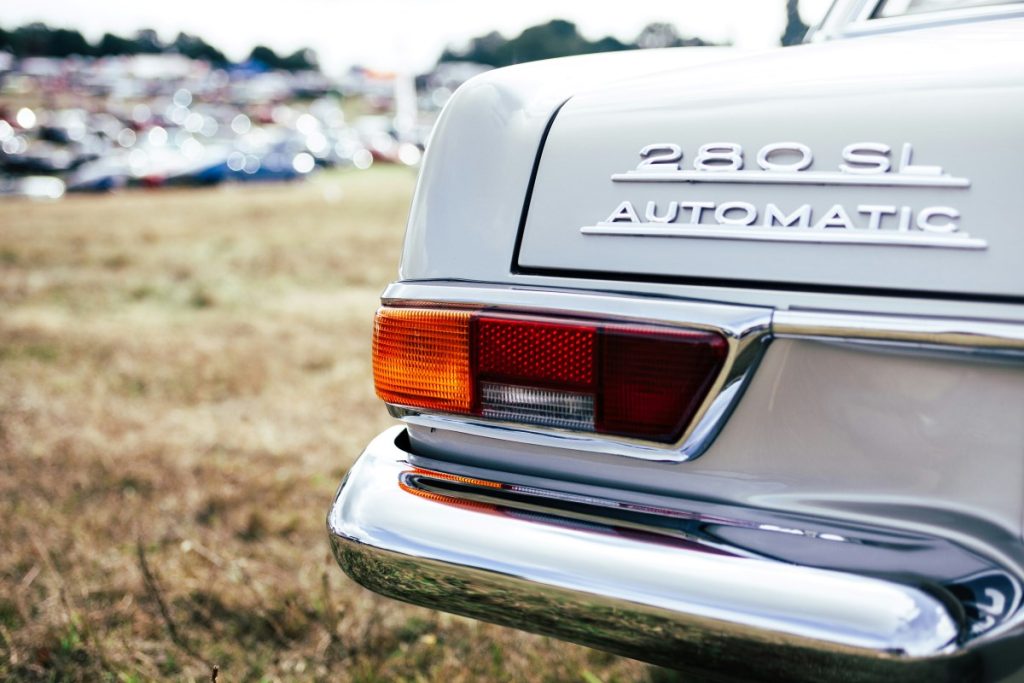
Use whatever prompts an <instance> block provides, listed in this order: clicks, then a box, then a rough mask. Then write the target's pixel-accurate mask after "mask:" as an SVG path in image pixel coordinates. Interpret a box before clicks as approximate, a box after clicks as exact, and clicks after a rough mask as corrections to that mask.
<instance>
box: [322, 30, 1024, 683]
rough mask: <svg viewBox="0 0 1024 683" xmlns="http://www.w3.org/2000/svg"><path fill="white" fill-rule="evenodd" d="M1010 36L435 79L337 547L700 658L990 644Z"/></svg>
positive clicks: (390, 567)
mask: <svg viewBox="0 0 1024 683" xmlns="http://www.w3.org/2000/svg"><path fill="white" fill-rule="evenodd" d="M1022 35H1024V25H1022V24H1021V20H1003V21H991V22H979V23H976V24H971V25H969V26H967V27H964V26H959V25H958V26H953V27H941V28H937V29H929V30H927V31H920V32H917V33H914V34H907V35H903V36H899V37H897V36H881V37H876V38H863V39H858V40H856V41H841V42H835V43H828V44H823V45H809V46H803V47H799V48H793V49H788V50H784V51H777V52H771V53H762V54H746V53H741V52H736V51H732V50H722V49H707V50H694V49H685V50H672V51H658V52H650V53H636V54H629V55H615V56H608V55H604V56H596V57H589V58H582V59H570V60H558V61H555V62H546V63H540V64H530V65H523V66H519V67H514V68H511V69H506V70H500V71H497V72H492V73H490V74H486V75H484V76H481V77H478V78H476V79H474V80H473V81H471V82H470V83H468V84H467V85H466V86H464V87H463V88H461V89H460V90H459V91H458V92H457V93H456V95H455V97H454V98H453V101H452V102H451V103H450V104H449V105H448V107H447V108H446V110H445V112H444V114H443V116H442V118H441V120H440V121H439V123H438V126H437V128H436V130H435V132H434V136H433V139H432V141H431V143H430V146H429V149H428V154H427V157H426V160H425V163H424V167H423V169H422V172H421V178H420V184H419V187H418V189H417V193H416V197H415V199H414V203H413V208H412V214H411V217H410V223H409V228H408V232H407V237H406V244H405V249H404V254H403V258H402V266H401V271H400V277H399V280H398V281H396V282H395V283H394V284H392V285H391V286H390V287H389V288H388V289H387V290H386V291H385V292H384V295H383V297H382V306H381V309H380V310H379V311H378V314H377V320H376V323H375V336H374V372H375V381H376V385H377V391H378V395H379V396H380V397H381V398H382V399H383V400H384V401H385V403H386V404H387V405H388V408H389V410H390V411H391V412H392V414H393V415H395V416H396V417H398V418H401V420H402V424H401V426H397V427H395V428H393V429H391V430H388V431H387V432H385V433H383V434H381V435H380V436H379V437H378V438H377V439H375V440H374V441H373V442H372V443H371V444H370V445H369V446H368V447H367V450H366V451H365V453H364V454H363V455H362V456H361V457H360V459H359V461H358V463H357V464H356V465H355V466H354V467H353V468H352V470H351V471H350V472H349V474H348V476H347V477H346V480H345V482H343V484H342V486H341V488H340V489H339V492H338V497H337V499H336V500H335V503H334V505H333V507H332V509H331V512H330V514H329V517H328V526H329V530H330V534H331V540H332V544H333V546H334V550H335V554H336V557H337V559H338V561H339V563H340V564H341V566H342V567H343V568H344V569H345V571H346V572H347V573H348V574H349V575H350V576H351V577H352V578H354V579H355V580H356V581H358V582H359V583H361V584H363V585H364V586H367V587H369V588H371V589H372V590H375V591H377V592H380V593H382V594H384V595H389V596H392V597H396V598H399V599H402V600H406V601H409V602H413V603H417V604H421V605H426V606H429V607H433V608H437V609H443V610H447V611H452V612H456V613H460V614H465V615H469V616H473V617H477V618H481V619H486V620H489V621H495V622H498V623H502V624H507V625H512V626H516V627H520V628H524V629H528V630H532V631H536V632H540V633H546V634H550V635H554V636H557V637H561V638H566V639H570V640H574V641H577V642H581V643H584V644H588V645H591V646H595V647H600V648H604V649H608V650H612V651H615V652H619V653H622V654H626V655H628V656H632V657H636V658H640V659H645V660H648V661H652V662H656V663H660V664H665V665H669V666H673V667H676V668H680V669H687V670H692V671H694V672H697V673H699V674H700V675H702V676H705V677H708V676H711V677H714V676H718V677H721V678H737V679H741V680H780V679H781V680H823V679H828V678H838V677H843V678H846V679H849V680H877V679H879V678H883V677H893V676H898V677H899V678H900V679H901V680H903V679H906V680H929V681H934V680H967V679H972V678H984V679H995V678H1001V677H1009V676H1012V675H1014V674H1015V673H1017V672H1018V671H1019V670H1020V669H1021V667H1024V658H1021V657H1020V656H1019V655H1018V653H1017V650H1018V649H1019V648H1018V645H1019V644H1020V643H1022V642H1024V641H1022V638H1024V630H1022V629H1024V627H1022V625H1021V615H1020V614H1019V607H1020V603H1021V580H1022V578H1024V545H1022V536H1021V534H1022V519H1024V506H1022V503H1024V496H1022V492H1024V490H1022V485H1024V420H1022V419H1021V418H1022V416H1024V410H1022V408H1024V363H1022V359H1024V277H1022V275H1021V270H1020V263H1021V256H1022V254H1024V236H1022V232H1021V227H1022V226H1021V218H1020V215H1021V214H1020V210H1019V208H1018V206H1017V205H1018V203H1019V202H1018V199H1017V196H1018V195H1019V193H1020V191H1021V188H1024V165H1022V164H1021V163H1020V159H1021V153H1022V152H1024V149H1022V146H1024V145H1022V143H1021V137H1020V134H1019V130H1018V129H1019V121H1020V120H1021V115H1022V114H1024V63H1022V62H1021V60H1020V59H1019V56H1017V55H1016V51H1017V49H1018V47H1019V40H1020V37H1021V36H1022ZM954 42H955V44H956V45H957V46H958V48H959V49H958V50H957V51H956V52H955V53H953V52H952V51H951V50H949V45H950V44H953V43H954Z"/></svg>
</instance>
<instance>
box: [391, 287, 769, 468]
mask: <svg viewBox="0 0 1024 683" xmlns="http://www.w3.org/2000/svg"><path fill="white" fill-rule="evenodd" d="M381 302H382V303H383V304H384V305H392V306H394V305H403V306H409V305H429V306H453V307H473V308H477V309H480V310H483V311H487V310H495V311H499V310H500V311H501V312H503V313H527V314H536V315H551V316H564V317H572V318H575V319H579V318H593V319H595V320H601V321H605V322H611V323H633V324H655V325H661V326H668V327H678V328H681V329H688V330H702V331H712V332H718V333H719V334H721V335H722V336H723V337H725V339H726V342H727V344H728V354H727V356H726V360H725V364H724V365H723V368H722V370H721V372H720V373H719V376H718V377H717V378H716V380H715V383H714V384H713V385H712V387H711V390H710V391H709V392H708V395H707V397H706V398H705V400H704V402H703V404H702V405H701V406H700V408H699V409H698V410H697V413H696V415H695V416H694V419H693V420H692V422H691V424H690V425H689V426H688V427H687V429H686V430H685V431H684V432H683V436H682V437H681V438H680V439H679V440H678V441H676V442H675V443H672V444H662V443H656V442H653V441H645V440H642V439H635V438H629V437H621V436H612V435H606V434H594V433H587V432H577V431H570V430H566V429H558V428H554V427H543V426H538V425H528V424H521V423H516V422H507V421H503V420H498V419H492V418H485V417H480V416H467V415H455V414H445V413H439V412H435V411H431V410H424V409H422V408H416V407H411V406H403V405H395V404H388V410H389V411H390V412H391V414H392V415H393V416H394V417H397V418H400V419H402V420H404V421H405V422H407V423H408V424H410V425H415V426H419V427H423V428H430V429H446V430H451V431H457V432H462V433H466V434H473V435H477V436H485V437H492V438H500V439H508V438H510V436H513V435H514V438H515V439H516V440H517V441H520V442H523V443H530V444H534V445H537V446H541V447H553V448H564V449H573V450H582V451H590V452H599V453H606V454H611V455H624V456H627V457H632V458H640V459H644V460H656V461H663V462H684V461H686V460H692V459H693V458H696V457H697V456H699V455H700V454H702V453H703V452H704V451H705V450H707V448H708V446H710V445H711V442H712V441H714V438H715V437H716V436H717V435H718V433H719V431H721V429H722V426H723V425H724V424H725V420H726V418H728V416H729V414H730V413H731V412H732V410H733V408H734V407H735V406H736V402H737V401H738V400H739V397H740V396H741V395H742V393H743V389H744V387H746V385H747V382H748V381H749V379H750V376H751V374H752V373H753V371H754V369H755V368H756V366H757V363H758V362H759V361H760V359H761V356H762V354H763V353H764V348H765V346H766V344H767V343H768V341H769V334H768V333H769V327H770V323H771V310H770V309H767V308H762V307H746V306H731V305H720V304H708V303H701V302H691V301H681V300H677V299H669V298H665V297H643V296H636V295H623V294H614V293H603V292H598V293H595V292H581V291H573V290H549V289H541V288H523V287H514V288H510V287H507V286H488V285H475V284H465V283H403V282H399V283H395V284H392V285H391V286H389V287H388V288H387V289H386V290H385V292H384V294H383V295H382V297H381Z"/></svg>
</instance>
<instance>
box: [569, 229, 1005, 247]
mask: <svg viewBox="0 0 1024 683" xmlns="http://www.w3.org/2000/svg"><path fill="white" fill-rule="evenodd" d="M580 232H581V233H582V234H584V235H618V236H624V237H694V238H701V239H719V240H755V241H761V242H810V243H817V244H863V245H870V246H878V245H881V246H888V247H934V248H941V249H987V248H988V242H986V241H985V240H983V239H978V238H975V237H971V236H970V235H968V234H967V233H959V234H957V233H954V234H948V235H937V234H930V233H924V232H920V231H915V232H913V233H908V232H883V231H878V230H875V231H867V230H827V229H826V230H812V229H807V228H797V229H794V228H728V227H714V226H699V225H694V226H687V225H666V224H664V223H639V224H638V223H598V224H597V225H585V226H583V227H582V228H580Z"/></svg>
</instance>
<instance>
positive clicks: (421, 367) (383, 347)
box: [373, 308, 473, 412]
mask: <svg viewBox="0 0 1024 683" xmlns="http://www.w3.org/2000/svg"><path fill="white" fill-rule="evenodd" d="M470 318H471V314H470V313H468V312H464V311H452V310H439V309H430V308H381V309H380V310H378V311H377V317H376V320H375V321H374V326H373V381H374V385H375V386H376V388H377V396H379V397H380V398H381V399H382V400H384V401H385V402H387V403H394V404H398V405H414V406H419V407H422V408H430V409H434V410H443V411H452V412H469V411H470V410H471V409H472V407H473V383H472V378H471V374H470V357H469V353H470V344H469V328H470Z"/></svg>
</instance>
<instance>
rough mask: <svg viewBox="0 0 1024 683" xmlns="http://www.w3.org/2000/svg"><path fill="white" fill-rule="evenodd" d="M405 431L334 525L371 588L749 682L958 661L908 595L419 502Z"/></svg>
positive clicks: (342, 555) (868, 583)
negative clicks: (740, 672)
mask: <svg viewBox="0 0 1024 683" xmlns="http://www.w3.org/2000/svg"><path fill="white" fill-rule="evenodd" d="M401 430H402V428H400V427H396V428H392V429H390V430H388V431H386V432H384V433H382V434H381V435H380V436H378V437H377V438H376V439H375V440H374V441H373V442H371V443H370V445H369V446H368V447H367V449H366V451H365V452H364V454H363V455H362V457H360V459H359V461H358V462H357V463H356V465H355V466H354V467H353V468H352V469H351V470H350V472H349V474H348V475H347V477H346V479H345V481H344V482H343V484H342V486H341V488H340V489H339V491H338V495H337V497H336V499H335V501H334V504H333V506H332V508H331V511H330V513H329V515H328V519H327V525H328V529H329V533H330V537H331V542H332V546H333V549H334V554H335V557H336V559H337V561H338V563H339V564H340V565H341V566H342V568H343V569H344V570H345V572H346V573H348V574H349V576H351V577H352V578H353V579H354V580H356V581H357V582H359V583H360V584H362V585H364V586H366V587H367V588H370V589H371V590H375V591H377V592H380V593H382V594H384V595H388V596H391V597H395V598H398V599H402V600H406V601H409V602H413V603H417V604H421V605H425V606H428V607H432V608H435V609H444V610H447V611H452V612H456V613H461V614H466V615H469V616H474V617H479V618H483V619H487V620H490V621H496V622H498V623H504V624H507V625H511V626H516V627H520V628H526V629H529V630H535V631H540V632H545V633H550V634H552V635H555V636H557V637H562V638H567V639H571V640H577V641H579V642H583V643H586V644H590V645H594V646H597V647H603V648H607V649H612V650H615V651H618V652H622V653H624V654H627V655H629V656H633V657H638V658H642V659H646V660H648V661H658V662H662V663H668V664H672V663H677V664H678V663H681V662H686V661H687V657H686V655H691V657H690V658H691V659H692V658H693V656H697V657H699V660H700V663H701V664H704V663H710V664H712V665H714V664H715V663H716V659H719V660H721V661H722V662H723V665H728V666H731V667H736V666H739V667H741V668H743V667H746V668H748V669H749V670H748V671H747V672H746V673H747V675H748V677H749V678H764V677H768V678H771V677H772V676H773V675H778V672H775V671H772V670H771V669H770V668H769V669H761V667H765V666H768V667H772V666H775V665H774V664H767V662H768V661H772V662H775V661H790V662H791V663H792V665H793V666H794V669H793V671H792V672H791V673H792V675H794V676H795V677H796V678H803V679H805V680H820V677H821V676H823V675H825V673H827V672H830V673H833V674H837V673H839V672H841V671H843V667H844V666H850V665H851V663H852V661H853V660H856V665H857V666H858V667H862V668H863V667H870V670H871V671H873V672H875V673H881V671H882V670H884V669H886V668H889V669H890V670H889V673H891V674H892V673H896V672H899V671H902V669H901V668H900V667H901V666H904V667H912V666H913V665H914V664H915V663H920V662H922V661H924V662H926V663H927V662H930V661H933V660H919V659H915V658H925V657H932V656H936V655H940V654H947V653H951V652H953V651H954V650H955V647H956V646H955V643H956V639H957V637H958V634H959V628H960V626H959V624H958V622H957V621H956V620H955V619H954V618H953V617H952V616H951V614H950V612H949V611H948V610H947V608H946V607H945V605H944V604H943V603H942V602H941V601H940V600H938V599H936V598H935V597H932V596H931V595H930V594H928V593H926V592H924V591H922V590H919V589H917V588H914V587H912V586H907V585H902V584H897V583H892V582H890V581H887V580H882V579H876V578H870V577H865V576H859V575H854V574H847V573H842V572H837V571H831V570H823V569H816V568H812V567H805V566H799V565H793V564H789V563H785V562H775V561H770V560H759V559H749V558H745V557H736V556H731V555H725V554H718V553H712V552H704V551H701V550H699V549H696V548H693V547H688V546H685V545H682V546H681V545H679V544H676V545H672V544H670V543H667V542H664V541H663V542H655V541H653V540H652V539H650V538H649V537H647V536H644V535H637V534H636V533H635V532H628V531H625V532H623V531H617V530H616V529H614V528H612V527H603V526H601V525H592V524H582V523H559V521H558V520H557V519H556V518H551V517H547V516H531V515H528V514H513V513H511V512H503V511H502V509H501V508H493V509H490V508H485V509H482V510H481V509H480V508H479V507H475V508H474V507H467V506H465V505H462V504H458V503H454V504H452V503H445V502H439V501H438V500H430V499H428V498H426V497H421V496H419V495H414V494H413V493H410V492H408V491H407V490H405V489H403V488H401V487H400V486H399V480H400V477H401V476H402V475H403V473H407V472H408V471H409V469H410V466H409V465H407V464H406V462H405V460H406V458H407V457H408V454H407V453H406V452H405V451H403V450H402V449H400V448H399V447H398V446H397V445H396V443H395V439H396V438H397V437H398V436H399V434H400V433H401ZM442 500H443V499H442ZM741 654H742V655H743V656H738V655H741ZM757 655H763V656H764V660H762V659H761V657H759V656H757ZM768 655H771V656H768ZM777 658H781V659H777ZM730 662H731V664H730ZM809 663H814V664H816V665H815V666H808V664H809ZM879 667H881V669H879ZM859 671H860V673H865V670H860V669H859ZM812 677H817V678H812ZM826 677H827V676H826ZM787 678H788V677H787ZM776 680H778V679H777V678H776ZM794 680H795V679H794Z"/></svg>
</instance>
